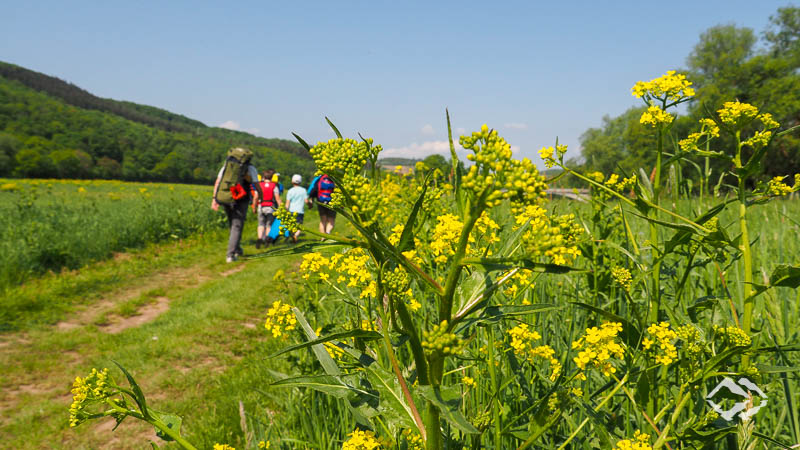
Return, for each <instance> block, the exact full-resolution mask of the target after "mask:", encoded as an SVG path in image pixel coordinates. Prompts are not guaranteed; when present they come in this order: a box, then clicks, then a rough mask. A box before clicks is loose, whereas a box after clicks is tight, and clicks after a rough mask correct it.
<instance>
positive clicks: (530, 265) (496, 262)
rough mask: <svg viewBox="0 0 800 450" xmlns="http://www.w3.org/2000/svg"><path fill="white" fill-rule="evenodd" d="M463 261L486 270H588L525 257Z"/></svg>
mask: <svg viewBox="0 0 800 450" xmlns="http://www.w3.org/2000/svg"><path fill="white" fill-rule="evenodd" d="M461 263H462V264H464V265H470V266H480V267H483V268H484V269H486V270H506V269H513V268H515V267H518V268H520V269H527V270H530V271H531V272H536V273H569V272H585V271H586V270H584V269H578V268H575V267H570V266H560V265H558V264H548V263H540V262H536V261H533V260H531V259H524V258H519V259H518V258H464V259H463V260H462V261H461Z"/></svg>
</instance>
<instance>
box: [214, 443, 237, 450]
mask: <svg viewBox="0 0 800 450" xmlns="http://www.w3.org/2000/svg"><path fill="white" fill-rule="evenodd" d="M214 450H236V449H235V448H234V447H231V446H230V445H228V444H214Z"/></svg>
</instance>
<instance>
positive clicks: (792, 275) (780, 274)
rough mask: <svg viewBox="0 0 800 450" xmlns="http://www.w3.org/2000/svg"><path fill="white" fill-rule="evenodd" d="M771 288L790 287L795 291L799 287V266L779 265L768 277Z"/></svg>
mask: <svg viewBox="0 0 800 450" xmlns="http://www.w3.org/2000/svg"><path fill="white" fill-rule="evenodd" d="M769 283H770V284H771V285H772V286H778V287H790V288H795V289H797V288H798V287H800V266H790V265H787V264H781V265H779V266H778V267H776V268H775V270H773V271H772V275H770V277H769Z"/></svg>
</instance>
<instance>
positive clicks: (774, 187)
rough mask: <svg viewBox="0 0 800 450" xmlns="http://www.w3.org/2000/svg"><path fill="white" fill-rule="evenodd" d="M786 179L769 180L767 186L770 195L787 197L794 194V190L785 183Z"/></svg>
mask: <svg viewBox="0 0 800 450" xmlns="http://www.w3.org/2000/svg"><path fill="white" fill-rule="evenodd" d="M784 178H786V177H785V176H784V177H775V178H773V179H771V180H769V183H768V185H767V193H768V194H770V195H778V196H780V195H786V194H791V193H792V188H791V187H789V185H787V184H786V183H784V182H783V179H784Z"/></svg>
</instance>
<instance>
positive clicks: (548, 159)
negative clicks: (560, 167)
mask: <svg viewBox="0 0 800 450" xmlns="http://www.w3.org/2000/svg"><path fill="white" fill-rule="evenodd" d="M554 152H555V150H554V149H553V147H542V148H541V150H539V156H541V157H542V159H543V160H544V165H545V166H546V167H547V168H548V169H549V168H551V167H553V166H554V165H555V164H556V160H555V159H553V153H554Z"/></svg>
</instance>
